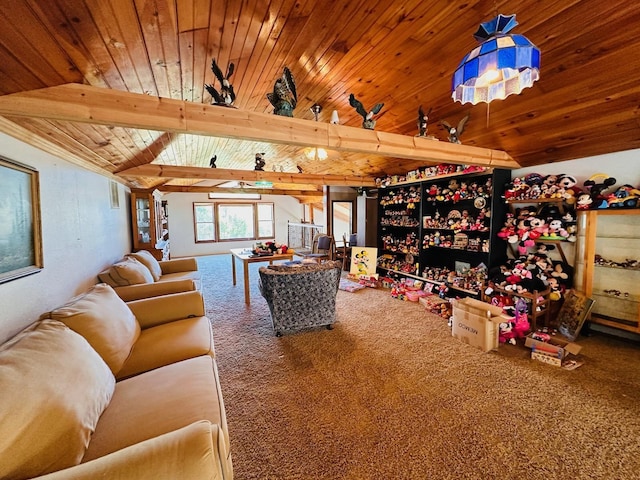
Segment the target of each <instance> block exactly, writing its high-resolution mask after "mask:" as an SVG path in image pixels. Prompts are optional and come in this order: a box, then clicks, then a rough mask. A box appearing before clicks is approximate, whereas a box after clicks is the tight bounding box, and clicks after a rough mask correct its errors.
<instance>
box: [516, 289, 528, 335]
mask: <svg viewBox="0 0 640 480" xmlns="http://www.w3.org/2000/svg"><path fill="white" fill-rule="evenodd" d="M527 312H528V307H527V302H526V301H525V300H524V299H523V298H518V300H516V303H515V322H514V325H513V333H514V335H515V337H516V338H524V337H525V336H526V335H527V333H528V332H529V329H530V328H531V326H530V325H529V316H528V314H527Z"/></svg>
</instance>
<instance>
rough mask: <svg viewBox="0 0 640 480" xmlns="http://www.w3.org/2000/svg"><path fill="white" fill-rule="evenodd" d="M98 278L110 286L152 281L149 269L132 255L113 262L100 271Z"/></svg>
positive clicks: (124, 285)
mask: <svg viewBox="0 0 640 480" xmlns="http://www.w3.org/2000/svg"><path fill="white" fill-rule="evenodd" d="M98 278H99V279H100V281H101V282H104V283H107V284H109V285H111V286H112V287H126V286H127V285H140V284H142V283H153V282H154V280H153V275H151V271H150V270H149V269H148V268H147V267H145V266H144V265H143V264H142V263H140V262H139V261H138V260H136V259H135V258H133V257H127V258H124V259H123V260H121V261H119V262H118V263H114V264H113V265H111V267H109V268H108V269H107V270H105V271H103V272H100V274H99V275H98Z"/></svg>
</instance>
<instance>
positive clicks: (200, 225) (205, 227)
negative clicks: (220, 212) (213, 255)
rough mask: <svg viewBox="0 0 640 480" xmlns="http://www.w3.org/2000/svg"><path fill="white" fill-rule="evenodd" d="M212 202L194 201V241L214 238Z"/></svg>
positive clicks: (207, 240)
mask: <svg viewBox="0 0 640 480" xmlns="http://www.w3.org/2000/svg"><path fill="white" fill-rule="evenodd" d="M214 205H215V204H213V203H194V204H193V219H194V223H195V232H196V243H198V242H213V241H215V239H216V235H215V223H214V218H215V216H214V209H213V207H214Z"/></svg>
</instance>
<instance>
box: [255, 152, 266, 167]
mask: <svg viewBox="0 0 640 480" xmlns="http://www.w3.org/2000/svg"><path fill="white" fill-rule="evenodd" d="M263 155H264V153H256V166H255V167H254V168H253V169H254V170H255V171H256V172H264V166H265V165H266V162H265V161H264V158H262V157H263Z"/></svg>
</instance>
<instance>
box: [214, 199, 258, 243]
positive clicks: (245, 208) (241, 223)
mask: <svg viewBox="0 0 640 480" xmlns="http://www.w3.org/2000/svg"><path fill="white" fill-rule="evenodd" d="M218 232H220V240H233V239H250V238H254V232H255V225H254V222H253V205H251V204H227V205H225V204H220V205H218Z"/></svg>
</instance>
